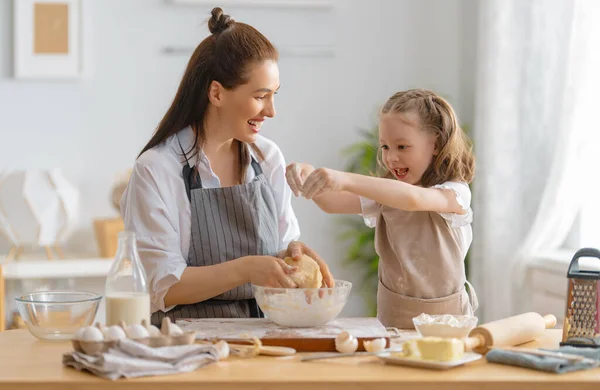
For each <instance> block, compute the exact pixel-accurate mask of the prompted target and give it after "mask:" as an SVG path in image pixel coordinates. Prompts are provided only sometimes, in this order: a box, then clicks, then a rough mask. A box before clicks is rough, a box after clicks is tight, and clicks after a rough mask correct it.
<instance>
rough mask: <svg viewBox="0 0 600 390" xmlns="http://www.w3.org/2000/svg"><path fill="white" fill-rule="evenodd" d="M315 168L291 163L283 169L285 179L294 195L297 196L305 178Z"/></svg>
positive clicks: (304, 164)
mask: <svg viewBox="0 0 600 390" xmlns="http://www.w3.org/2000/svg"><path fill="white" fill-rule="evenodd" d="M314 170H315V168H314V167H313V166H312V165H310V164H306V163H298V162H295V163H291V164H290V165H288V166H287V168H286V169H285V178H286V180H287V183H288V185H289V186H290V188H291V190H292V192H293V193H294V195H296V196H299V195H300V193H301V190H302V185H303V184H304V181H305V180H306V178H307V177H308V176H309V175H310V174H311V173H312V171H314Z"/></svg>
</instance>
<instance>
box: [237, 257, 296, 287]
mask: <svg viewBox="0 0 600 390" xmlns="http://www.w3.org/2000/svg"><path fill="white" fill-rule="evenodd" d="M243 259H244V262H243V264H244V267H243V269H242V272H243V273H244V275H245V277H246V278H247V279H248V281H249V282H250V283H252V284H255V285H257V286H263V287H277V288H296V287H298V286H297V285H296V283H294V282H293V281H292V279H291V278H290V277H289V276H288V275H289V274H292V273H294V272H296V270H297V267H292V266H290V265H287V264H286V263H285V261H283V260H282V259H280V258H277V257H274V256H246V257H244V258H243Z"/></svg>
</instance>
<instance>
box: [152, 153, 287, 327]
mask: <svg viewBox="0 0 600 390" xmlns="http://www.w3.org/2000/svg"><path fill="white" fill-rule="evenodd" d="M180 147H181V144H180ZM182 152H183V148H182ZM183 155H184V156H186V154H185V152H183ZM185 159H186V163H185V165H184V167H183V180H184V182H185V188H186V192H187V195H188V199H189V200H190V208H191V218H192V221H191V222H192V223H191V229H192V231H191V239H190V249H189V255H188V258H187V265H188V266H191V267H202V266H208V265H214V264H220V263H223V262H226V261H229V260H233V259H237V258H239V257H243V256H261V255H263V256H264V255H269V256H275V255H276V254H277V251H278V246H279V245H278V243H279V233H278V220H277V210H276V206H275V197H274V194H273V188H272V187H271V185H270V184H269V183H268V182H267V180H266V178H265V175H264V174H263V172H262V169H261V167H260V165H259V164H258V162H257V161H256V160H255V159H254V157H252V168H253V170H254V173H255V177H254V179H253V180H252V181H251V182H248V183H244V184H240V185H235V186H232V187H220V188H203V187H202V180H201V179H200V175H199V173H198V171H197V169H196V168H195V167H193V168H192V167H191V166H190V163H189V160H188V158H187V156H186V157H185ZM165 316H169V317H170V318H171V320H172V321H173V322H175V320H177V319H182V318H248V317H263V314H262V312H261V311H260V309H259V307H258V305H257V304H256V300H255V299H254V295H253V293H252V288H251V286H250V283H246V284H243V285H241V286H238V287H236V288H234V289H232V290H229V291H226V292H224V293H222V294H219V295H217V296H215V297H213V298H210V299H208V300H205V301H202V302H197V303H193V304H188V305H178V306H176V307H175V308H173V309H172V310H170V311H169V312H167V313H165V312H163V311H157V312H155V313H153V314H152V324H154V325H156V326H160V323H161V321H162V319H163V318H164V317H165Z"/></svg>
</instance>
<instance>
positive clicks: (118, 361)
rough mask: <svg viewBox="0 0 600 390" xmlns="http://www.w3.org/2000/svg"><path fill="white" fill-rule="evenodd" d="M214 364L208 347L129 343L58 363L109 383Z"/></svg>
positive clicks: (72, 354) (212, 351)
mask: <svg viewBox="0 0 600 390" xmlns="http://www.w3.org/2000/svg"><path fill="white" fill-rule="evenodd" d="M216 361H217V351H216V349H215V348H214V347H213V346H212V345H201V344H191V345H177V346H169V347H159V348H152V347H148V346H146V345H143V344H141V343H138V342H135V341H133V340H129V339H123V340H121V341H119V343H118V344H117V345H116V346H115V347H114V348H111V349H109V350H108V351H107V352H104V353H101V354H99V355H97V356H91V355H86V354H84V353H81V352H77V351H72V352H68V353H65V354H64V355H63V359H62V362H63V365H65V366H68V367H73V368H75V369H77V370H78V371H82V370H86V371H89V372H91V373H92V374H94V375H96V376H99V377H102V378H106V379H110V380H116V379H119V378H120V377H125V378H136V377H141V376H154V375H170V374H177V373H184V372H190V371H194V370H196V369H198V368H200V367H204V366H206V365H208V364H211V363H213V362H216Z"/></svg>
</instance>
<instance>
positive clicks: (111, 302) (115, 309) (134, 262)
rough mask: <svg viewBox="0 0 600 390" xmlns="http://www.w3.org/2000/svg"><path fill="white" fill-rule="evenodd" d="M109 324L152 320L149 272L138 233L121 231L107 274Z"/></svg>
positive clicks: (106, 291) (107, 323)
mask: <svg viewBox="0 0 600 390" xmlns="http://www.w3.org/2000/svg"><path fill="white" fill-rule="evenodd" d="M105 296H106V326H110V325H118V324H119V322H120V321H125V323H126V324H128V325H129V324H139V323H141V322H142V320H146V321H148V323H150V294H149V292H148V283H147V279H146V271H144V267H143V266H142V263H141V261H140V257H139V255H138V252H137V245H136V239H135V233H133V232H128V231H123V232H120V233H119V246H118V248H117V254H116V256H115V260H114V261H113V264H112V266H111V268H110V271H109V273H108V276H107V277H106V287H105Z"/></svg>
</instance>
